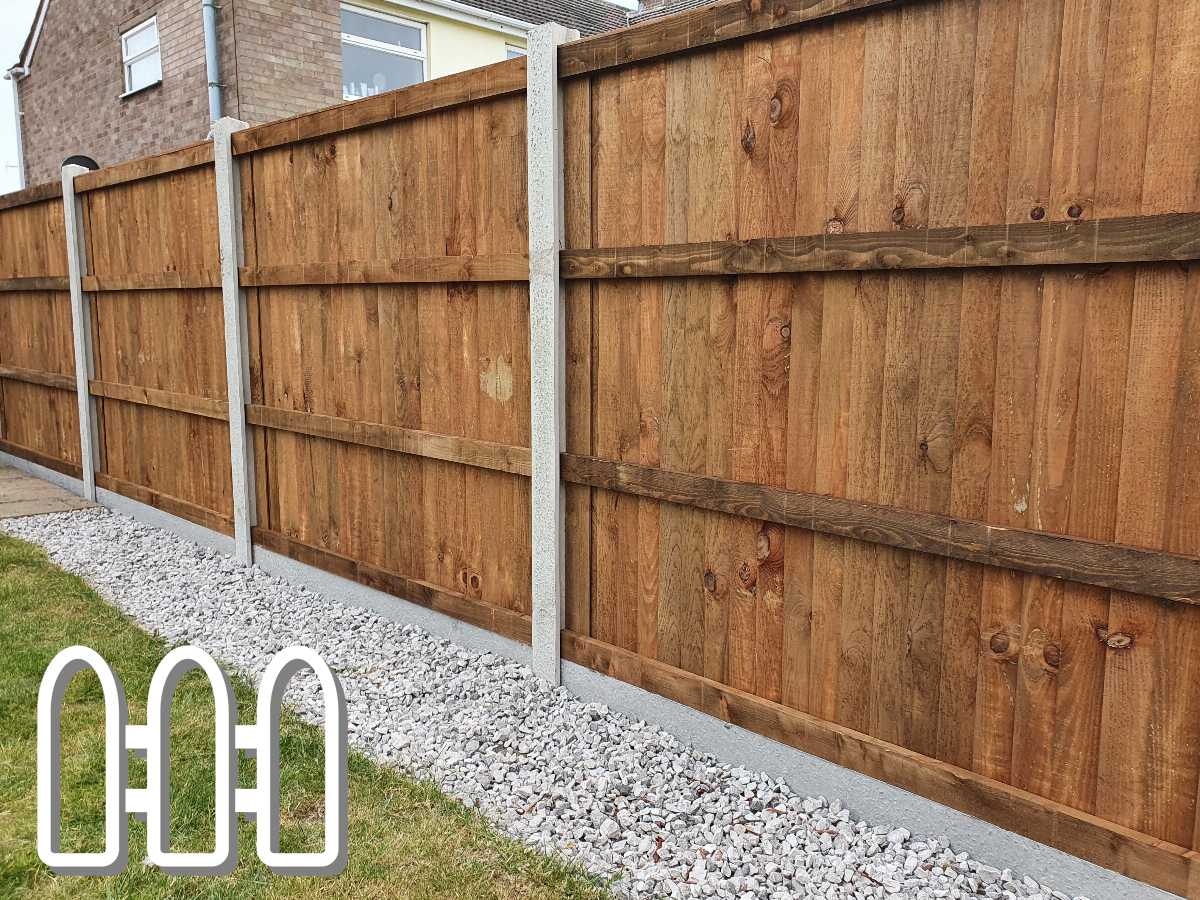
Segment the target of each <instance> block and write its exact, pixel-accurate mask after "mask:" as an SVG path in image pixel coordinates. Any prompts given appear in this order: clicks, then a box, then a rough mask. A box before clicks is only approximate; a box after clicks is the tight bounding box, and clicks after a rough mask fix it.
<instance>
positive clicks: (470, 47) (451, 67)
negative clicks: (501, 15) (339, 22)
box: [348, 0, 525, 78]
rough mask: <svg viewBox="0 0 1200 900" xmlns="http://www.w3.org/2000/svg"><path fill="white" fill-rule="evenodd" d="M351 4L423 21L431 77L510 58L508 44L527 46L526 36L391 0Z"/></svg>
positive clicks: (360, 1)
mask: <svg viewBox="0 0 1200 900" xmlns="http://www.w3.org/2000/svg"><path fill="white" fill-rule="evenodd" d="M348 5H352V6H361V7H365V8H367V9H374V10H378V11H379V12H384V13H390V14H391V15H394V16H403V17H404V18H406V19H412V20H413V21H416V22H424V23H425V26H426V30H427V35H428V42H429V48H428V53H429V63H428V74H429V77H430V78H440V77H441V76H443V75H452V74H453V73H455V72H461V71H463V70H464V69H474V68H476V67H477V66H486V65H488V64H490V63H495V62H500V61H502V60H504V59H506V58H507V49H506V48H507V45H509V44H511V45H512V46H514V47H522V48H524V46H525V38H524V37H520V36H517V35H514V34H506V33H504V32H501V31H493V30H492V29H490V28H481V27H476V26H474V25H469V24H467V23H466V22H458V21H456V20H454V19H447V18H444V17H442V16H437V15H433V14H432V13H429V12H425V11H424V10H419V9H414V8H412V7H410V6H405V5H404V4H403V3H394V2H390V0H355V2H353V3H352V4H348Z"/></svg>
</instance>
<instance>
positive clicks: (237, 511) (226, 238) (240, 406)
mask: <svg viewBox="0 0 1200 900" xmlns="http://www.w3.org/2000/svg"><path fill="white" fill-rule="evenodd" d="M246 127H248V126H247V124H246V123H245V122H241V121H238V120H237V119H231V118H224V119H219V120H218V121H216V122H214V123H213V128H212V138H213V163H214V166H215V173H214V174H215V177H216V186H217V229H218V232H219V238H220V246H221V300H222V305H223V309H224V313H225V376H226V381H227V383H228V387H229V461H230V470H231V472H232V475H233V544H234V555H236V556H237V558H238V559H239V560H240V561H241V562H244V563H246V564H247V565H249V564H250V563H252V562H254V543H253V540H252V538H251V534H250V529H251V527H252V526H253V525H254V523H255V508H254V446H253V443H252V442H251V441H250V436H249V434H248V432H247V430H246V404H247V403H249V402H250V353H249V342H248V340H247V324H246V294H245V291H243V290H242V287H241V284H240V282H239V280H238V269H239V268H240V267H241V265H242V264H243V261H244V259H245V251H244V247H243V244H242V191H241V184H240V180H239V175H238V167H237V165H236V163H235V162H234V159H233V140H232V138H233V133H234V132H235V131H241V130H242V129H243V128H246Z"/></svg>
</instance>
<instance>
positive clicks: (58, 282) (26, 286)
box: [0, 276, 70, 294]
mask: <svg viewBox="0 0 1200 900" xmlns="http://www.w3.org/2000/svg"><path fill="white" fill-rule="evenodd" d="M69 287H70V285H69V284H68V283H67V279H65V278H57V277H45V276H42V277H32V278H5V279H0V293H5V294H10V293H17V292H20V293H26V292H28V291H65V290H67V289H68V288H69Z"/></svg>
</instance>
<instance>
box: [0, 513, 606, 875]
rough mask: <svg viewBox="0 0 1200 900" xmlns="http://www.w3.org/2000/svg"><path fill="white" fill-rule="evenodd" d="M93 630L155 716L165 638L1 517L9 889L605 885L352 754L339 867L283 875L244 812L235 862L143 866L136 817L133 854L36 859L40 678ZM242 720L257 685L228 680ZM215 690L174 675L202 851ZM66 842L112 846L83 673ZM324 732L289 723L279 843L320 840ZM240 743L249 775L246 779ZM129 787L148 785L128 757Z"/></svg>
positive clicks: (177, 722)
mask: <svg viewBox="0 0 1200 900" xmlns="http://www.w3.org/2000/svg"><path fill="white" fill-rule="evenodd" d="M71 644H85V645H87V646H89V647H91V648H92V649H94V650H96V651H97V652H98V653H99V654H100V655H101V656H103V657H104V658H105V659H106V660H107V661H108V663H109V665H110V666H112V668H113V670H114V671H116V673H117V674H118V675H119V676H120V677H121V679H122V681H123V682H124V684H125V693H126V697H127V701H128V703H129V721H130V722H131V723H142V722H145V721H146V709H145V700H146V691H147V689H148V688H149V685H150V677H151V675H152V674H153V672H154V668H155V666H156V665H157V664H158V662H159V660H161V659H162V657H163V656H164V655H165V654H166V652H167V651H168V650H169V649H170V648H169V647H168V646H167V645H166V644H164V643H163V642H162V641H160V640H158V639H157V638H154V637H151V636H150V635H148V634H146V633H145V632H143V631H142V630H140V629H139V628H138V627H137V626H136V625H135V624H134V623H133V622H132V621H130V620H129V619H127V618H126V617H125V616H123V615H122V614H121V613H119V612H118V611H116V610H115V609H113V608H112V607H110V606H109V605H108V604H107V603H105V602H104V601H103V600H102V599H100V597H98V596H97V595H96V594H95V593H94V592H93V591H92V590H91V589H90V588H88V587H87V585H86V584H84V583H83V582H82V581H81V580H80V579H78V578H76V577H75V576H73V575H70V574H67V573H66V572H63V571H62V570H60V569H58V568H56V567H55V566H54V565H53V564H51V563H50V562H49V561H48V560H47V559H46V556H45V554H44V553H43V552H42V551H41V550H40V549H39V548H37V547H33V546H31V545H29V544H26V543H23V542H21V541H18V540H15V539H13V538H11V537H9V536H8V535H6V534H3V533H2V532H0V896H2V897H78V896H89V897H90V896H97V897H136V898H149V897H213V898H225V897H230V898H233V897H310V896H311V897H316V896H318V895H320V896H322V897H347V898H350V897H354V898H374V897H454V898H460V897H496V898H505V897H521V898H524V897H532V898H549V897H571V898H601V897H605V896H607V894H606V892H605V890H604V889H603V888H602V887H601V886H600V885H598V884H597V883H596V882H594V881H592V880H590V879H589V878H588V877H586V876H585V875H584V874H583V873H582V872H581V871H579V870H576V869H573V868H571V867H569V866H567V865H566V864H564V863H562V862H559V861H556V860H551V859H549V858H547V857H544V856H542V855H540V854H538V853H536V852H534V851H532V850H530V849H528V848H526V847H524V846H522V845H521V844H519V843H516V842H514V841H511V840H509V839H507V838H504V837H502V836H500V835H499V834H497V833H496V832H495V831H493V830H492V829H491V827H490V826H489V825H488V824H487V823H486V822H485V821H484V820H483V819H482V818H481V817H480V816H479V815H478V814H476V813H474V812H471V811H470V810H468V809H467V808H466V807H464V806H462V805H461V804H460V803H458V802H457V801H455V800H451V799H449V798H447V797H445V796H443V795H442V794H441V793H439V791H438V790H437V789H436V788H435V787H434V786H432V785H431V784H428V783H425V782H421V781H415V780H412V779H409V778H406V777H403V776H402V775H401V774H399V773H397V772H394V771H391V770H387V769H383V768H380V767H378V766H376V765H374V764H373V763H371V762H369V761H368V760H366V759H365V758H364V757H362V756H360V755H358V754H355V753H351V755H350V763H349V769H350V781H349V785H350V795H349V811H350V812H349V864H348V865H347V867H346V869H345V871H344V872H343V873H342V874H341V875H339V876H337V877H336V878H286V877H279V876H275V875H273V874H272V873H271V872H270V871H269V870H268V869H267V868H266V867H265V866H263V865H262V864H261V863H259V862H258V858H257V856H256V855H255V852H254V826H253V825H252V824H248V823H246V822H244V821H243V822H242V823H241V826H240V834H239V845H240V854H241V861H240V864H239V865H238V867H237V869H236V870H235V871H234V872H233V873H232V874H231V875H228V876H222V877H171V876H168V875H164V874H163V873H162V872H160V871H158V870H156V869H152V868H148V867H146V866H145V865H143V864H142V862H141V860H142V859H143V857H144V854H145V847H146V835H145V826H144V825H142V823H141V822H139V821H137V820H136V819H133V820H131V827H130V838H129V860H130V861H129V866H128V868H127V869H126V870H125V872H124V873H123V874H121V875H117V876H113V877H110V878H80V877H66V876H56V875H54V874H53V873H51V872H50V871H49V870H48V869H46V867H45V866H43V865H42V863H41V862H40V860H39V859H38V858H37V851H36V830H37V816H36V809H37V799H36V770H35V748H36V741H37V722H36V706H37V692H38V684H39V682H40V681H41V677H42V672H43V671H44V670H45V668H46V665H47V664H48V663H49V662H50V660H51V659H52V658H53V656H54V654H55V653H57V652H58V651H59V650H61V649H63V648H64V647H67V646H69V645H71ZM232 680H233V683H234V691H235V694H236V697H237V700H238V704H239V707H240V709H241V717H242V721H246V722H251V721H253V720H254V693H253V690H252V688H251V687H250V686H249V685H248V684H247V683H246V682H245V681H244V680H242V679H240V678H234V679H232ZM212 710H213V702H212V697H211V694H210V692H209V691H208V688H207V685H206V682H205V681H204V679H203V676H201V675H200V674H199V673H198V672H193V673H190V674H189V675H188V676H187V677H186V678H185V679H184V680H183V682H182V683H181V684H180V686H179V688H178V690H177V692H176V700H175V703H174V706H173V711H172V737H171V757H172V766H171V792H172V845H171V849H173V850H205V849H209V848H211V846H212V837H213V821H212V810H213V778H214V775H213V768H214V766H213V727H212V719H213V713H212ZM62 722H63V728H62V731H63V738H62V742H63V747H62V755H63V770H62V783H63V843H62V849H63V850H68V851H69V850H78V851H83V850H99V849H101V847H102V845H103V824H104V809H103V805H104V804H103V790H104V746H103V724H104V714H103V703H102V698H101V693H100V684H99V681H98V680H97V679H96V678H95V677H94V676H93V675H91V673H88V672H85V673H83V674H81V675H78V676H76V678H75V679H74V680H73V681H72V683H71V687H70V689H69V690H68V692H67V697H66V701H65V704H64V709H63V717H62ZM323 740H324V738H323V735H322V733H321V732H320V731H319V730H318V729H316V728H313V727H312V726H309V725H306V724H304V723H302V722H300V721H298V720H297V719H295V718H294V717H290V716H286V715H285V717H284V721H283V725H282V737H281V742H280V743H281V747H282V757H283V767H282V776H281V781H282V797H283V799H282V803H281V808H282V812H281V816H282V826H281V844H282V846H281V849H282V850H285V851H301V850H316V849H320V847H321V846H322V842H323V839H324V830H323V829H324V824H323V815H324V807H323V800H324V797H323V781H322V779H323V771H322V765H323V755H322V751H323ZM253 780H254V776H253V761H252V760H248V759H246V758H244V757H243V759H242V764H241V784H242V786H244V787H249V786H252V784H253ZM129 783H130V786H131V787H139V786H143V785H144V784H145V764H144V762H143V761H142V760H139V759H136V758H132V759H131V765H130V776H129Z"/></svg>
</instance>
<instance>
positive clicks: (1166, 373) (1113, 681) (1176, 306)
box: [1097, 4, 1200, 843]
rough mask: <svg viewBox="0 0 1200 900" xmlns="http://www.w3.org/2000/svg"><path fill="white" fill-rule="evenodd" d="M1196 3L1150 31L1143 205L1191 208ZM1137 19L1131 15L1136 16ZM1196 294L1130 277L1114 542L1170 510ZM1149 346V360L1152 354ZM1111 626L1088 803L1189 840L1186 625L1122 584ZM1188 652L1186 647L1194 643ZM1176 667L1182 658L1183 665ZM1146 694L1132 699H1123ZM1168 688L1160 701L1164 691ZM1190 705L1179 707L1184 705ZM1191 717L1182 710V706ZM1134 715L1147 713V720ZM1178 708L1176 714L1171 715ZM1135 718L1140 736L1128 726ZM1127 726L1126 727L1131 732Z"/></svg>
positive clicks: (1186, 280)
mask: <svg viewBox="0 0 1200 900" xmlns="http://www.w3.org/2000/svg"><path fill="white" fill-rule="evenodd" d="M1193 7H1194V4H1183V5H1180V6H1178V7H1160V9H1159V12H1158V22H1157V27H1156V30H1155V47H1154V52H1153V58H1154V61H1155V62H1154V69H1153V74H1152V76H1151V78H1152V81H1151V84H1152V87H1151V97H1150V105H1149V127H1148V129H1147V132H1146V135H1147V139H1146V156H1145V159H1146V168H1145V176H1144V182H1143V185H1142V196H1141V211H1142V212H1145V213H1153V212H1156V211H1160V210H1164V209H1167V208H1170V209H1194V208H1195V204H1196V202H1197V199H1198V197H1197V184H1196V179H1195V178H1194V172H1190V173H1185V172H1184V171H1183V169H1181V168H1179V164H1180V162H1181V161H1183V162H1184V166H1185V167H1186V165H1187V163H1186V160H1187V159H1188V158H1189V154H1191V155H1193V156H1194V153H1195V147H1194V144H1195V142H1196V141H1197V140H1198V139H1200V136H1198V135H1197V133H1196V132H1197V125H1196V121H1195V118H1196V112H1197V111H1196V108H1195V104H1196V102H1197V101H1196V98H1195V97H1194V96H1193V95H1192V94H1191V93H1190V92H1187V91H1180V90H1179V85H1178V83H1177V81H1178V79H1180V78H1183V79H1187V78H1194V77H1195V72H1196V68H1197V65H1198V64H1200V59H1198V56H1200V46H1198V45H1197V41H1196V37H1195V35H1194V34H1193V32H1194V29H1192V28H1190V27H1189V26H1185V24H1184V23H1191V22H1194V21H1195V16H1196V14H1197V11H1196V9H1195V8H1193ZM1135 21H1136V20H1135ZM1194 302H1195V281H1194V278H1193V277H1190V276H1189V275H1188V273H1186V272H1181V271H1178V270H1176V269H1175V268H1174V267H1170V266H1159V265H1153V266H1141V267H1139V268H1138V270H1137V275H1136V280H1135V283H1134V301H1133V315H1132V320H1131V338H1130V358H1129V370H1128V371H1129V375H1128V385H1127V393H1126V398H1125V417H1124V445H1123V447H1122V459H1121V470H1120V471H1121V484H1120V495H1119V499H1118V515H1117V523H1116V538H1117V540H1118V541H1123V542H1130V543H1135V544H1142V545H1148V546H1163V545H1164V544H1165V541H1166V537H1167V534H1168V532H1169V531H1170V530H1171V529H1172V523H1173V522H1176V521H1179V520H1180V517H1181V516H1182V515H1183V514H1184V513H1183V512H1182V508H1180V511H1179V512H1177V511H1176V509H1177V507H1176V503H1177V499H1178V498H1176V497H1175V496H1173V495H1172V476H1171V474H1170V473H1171V469H1172V466H1173V464H1172V462H1171V461H1170V459H1171V457H1173V456H1174V454H1175V453H1176V452H1177V449H1176V448H1177V446H1178V445H1177V438H1176V437H1175V428H1176V423H1177V422H1180V421H1183V420H1185V419H1186V418H1187V417H1188V416H1190V415H1191V414H1190V413H1183V414H1182V415H1181V414H1180V412H1179V409H1180V403H1181V401H1182V400H1183V399H1184V394H1183V393H1181V388H1182V387H1183V386H1184V385H1186V384H1187V383H1188V380H1189V379H1188V377H1187V375H1186V374H1185V373H1186V371H1187V368H1188V355H1187V354H1188V350H1187V348H1188V347H1189V346H1190V345H1191V342H1192V340H1193V339H1191V338H1190V337H1185V328H1186V325H1187V323H1188V322H1189V320H1190V316H1189V312H1188V308H1189V306H1190V305H1191V304H1194ZM1151 356H1153V360H1151ZM1108 625H1109V632H1110V634H1114V633H1115V634H1128V635H1130V636H1131V637H1132V638H1133V640H1132V643H1131V644H1130V646H1129V648H1127V651H1131V652H1123V653H1121V654H1116V653H1114V652H1112V651H1111V650H1110V652H1109V654H1108V657H1109V659H1108V666H1107V668H1106V673H1105V709H1104V723H1103V726H1102V730H1101V749H1100V761H1099V765H1100V773H1099V787H1098V791H1097V794H1098V800H1097V809H1098V812H1100V813H1101V814H1102V815H1105V816H1106V817H1111V818H1113V819H1114V820H1115V821H1118V822H1120V823H1122V824H1127V823H1128V824H1132V825H1133V827H1137V828H1139V829H1141V830H1143V831H1146V832H1148V833H1150V834H1154V835H1156V836H1160V837H1164V838H1166V839H1168V840H1172V841H1175V842H1182V843H1187V842H1188V841H1189V840H1190V839H1191V838H1192V837H1194V831H1195V796H1196V788H1195V784H1194V783H1195V781H1196V780H1197V760H1196V753H1195V750H1194V747H1195V746H1196V738H1195V735H1194V734H1193V732H1192V728H1193V727H1194V726H1193V723H1194V722H1195V714H1194V712H1191V710H1194V709H1195V703H1196V700H1195V688H1194V678H1193V679H1192V683H1186V682H1183V683H1181V682H1178V681H1176V678H1178V677H1180V676H1186V666H1187V665H1188V662H1187V653H1188V650H1187V648H1188V647H1189V646H1191V645H1192V644H1193V643H1194V641H1195V631H1194V628H1195V624H1194V623H1191V622H1190V621H1189V620H1188V619H1186V618H1181V617H1179V616H1177V615H1175V614H1174V613H1173V611H1171V610H1170V609H1169V608H1167V607H1166V606H1165V605H1164V604H1155V605H1153V606H1152V605H1151V604H1150V603H1148V602H1147V601H1144V600H1135V599H1134V598H1131V597H1128V596H1127V595H1123V594H1115V593H1114V595H1113V598H1112V604H1111V608H1110V616H1109V623H1108ZM1191 652H1192V653H1193V655H1194V650H1192V651H1191ZM1181 666H1182V667H1184V668H1183V669H1181ZM1147 696H1149V697H1150V698H1151V699H1150V702H1149V703H1148V704H1147V703H1145V702H1141V703H1139V704H1138V705H1137V706H1136V707H1135V708H1132V709H1131V708H1130V707H1131V706H1133V704H1132V703H1131V701H1130V699H1128V698H1132V697H1138V698H1145V697H1147ZM1168 697H1170V699H1169V700H1168V699H1167V698H1168ZM1184 710H1188V712H1183V711H1184ZM1189 715H1190V716H1191V718H1190V719H1188V718H1187V716H1189ZM1131 716H1132V717H1139V716H1144V717H1145V718H1144V719H1139V718H1134V719H1132V720H1131ZM1180 716H1182V718H1181V717H1180ZM1139 726H1142V727H1144V728H1145V729H1146V730H1145V731H1143V732H1142V733H1141V734H1140V735H1137V733H1136V732H1133V733H1131V732H1130V731H1129V730H1128V729H1129V728H1130V727H1133V728H1137V727H1139ZM1131 735H1133V736H1131ZM1130 766H1133V767H1136V773H1137V774H1136V775H1135V776H1134V777H1131V778H1126V779H1123V780H1120V781H1118V779H1117V775H1116V773H1117V771H1119V770H1121V769H1125V770H1128V768H1129V767H1130Z"/></svg>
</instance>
